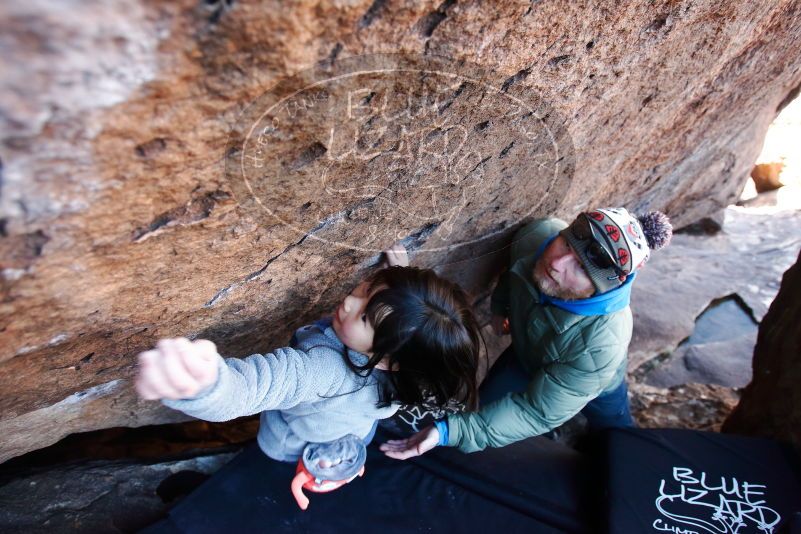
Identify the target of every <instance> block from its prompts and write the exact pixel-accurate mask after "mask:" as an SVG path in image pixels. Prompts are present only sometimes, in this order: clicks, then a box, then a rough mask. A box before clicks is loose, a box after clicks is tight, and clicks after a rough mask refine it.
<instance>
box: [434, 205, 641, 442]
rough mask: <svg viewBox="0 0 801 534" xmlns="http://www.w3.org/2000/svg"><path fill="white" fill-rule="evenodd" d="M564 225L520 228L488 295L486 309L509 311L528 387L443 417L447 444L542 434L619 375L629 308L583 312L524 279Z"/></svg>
mask: <svg viewBox="0 0 801 534" xmlns="http://www.w3.org/2000/svg"><path fill="white" fill-rule="evenodd" d="M565 227H567V224H566V223H565V222H564V221H561V220H559V219H553V218H552V219H539V220H536V221H533V222H531V223H529V224H528V225H526V226H524V227H523V228H521V229H520V230H519V231H518V232H517V234H516V236H515V239H514V242H513V244H512V247H511V265H510V268H509V270H508V271H506V272H505V273H504V274H503V275H502V276H501V278H500V280H499V282H498V286H497V287H496V288H495V291H494V292H493V294H492V311H493V313H495V314H499V315H503V316H506V317H509V322H510V323H511V334H512V345H513V346H514V352H515V355H516V356H517V358H518V360H519V361H520V363H521V364H522V366H523V368H524V369H525V370H526V371H528V372H529V373H530V374H531V382H530V383H529V385H528V389H527V390H526V391H521V392H513V393H510V394H509V395H507V396H506V397H504V398H502V399H500V400H498V401H497V402H493V403H492V404H489V405H487V406H484V407H482V408H481V409H480V410H479V411H478V412H474V413H464V414H458V415H451V416H449V417H448V445H450V446H453V447H458V448H459V449H460V450H462V451H464V452H473V451H479V450H482V449H484V448H486V447H503V446H504V445H508V444H509V443H513V442H515V441H519V440H521V439H525V438H528V437H531V436H537V435H539V434H544V433H545V432H548V431H549V430H551V429H553V428H556V427H557V426H559V425H561V424H562V423H564V422H565V421H567V420H568V419H570V418H571V417H573V416H574V415H576V414H577V413H578V412H580V411H581V410H582V408H584V406H585V405H586V404H587V403H588V402H590V401H591V400H592V399H594V398H595V397H597V396H598V395H600V394H601V393H605V392H609V391H612V390H613V389H615V388H616V387H618V386H619V385H620V383H621V381H622V380H624V379H625V374H626V360H627V358H626V356H627V351H628V346H629V341H630V340H631V331H632V317H631V308H629V307H628V306H627V307H626V308H624V309H623V310H620V311H617V312H614V313H610V314H607V315H593V316H584V315H576V314H573V313H570V312H568V311H565V310H562V309H560V308H557V307H554V306H552V305H549V304H542V303H540V293H539V290H538V289H537V287H536V286H535V285H534V282H533V279H532V277H531V273H532V272H533V269H534V257H533V256H534V254H535V253H536V252H537V250H538V249H539V247H540V245H541V244H542V243H544V242H545V241H546V240H547V239H548V238H550V237H552V236H553V235H555V234H557V233H558V232H559V230H562V229H563V228H565Z"/></svg>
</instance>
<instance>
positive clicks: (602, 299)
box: [534, 234, 637, 315]
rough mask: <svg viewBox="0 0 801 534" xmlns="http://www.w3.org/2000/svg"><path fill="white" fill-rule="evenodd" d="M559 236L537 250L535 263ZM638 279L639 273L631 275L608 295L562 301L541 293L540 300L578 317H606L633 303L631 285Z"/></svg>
mask: <svg viewBox="0 0 801 534" xmlns="http://www.w3.org/2000/svg"><path fill="white" fill-rule="evenodd" d="M558 235H559V234H556V235H554V236H552V237H550V238H549V239H547V240H546V241H545V242H544V243H543V244H542V245H541V246H540V248H539V249H538V250H537V252H536V254H535V256H534V261H535V262H536V261H537V260H538V259H539V257H540V256H541V255H542V253H543V251H545V248H546V247H547V246H548V245H550V244H551V241H553V240H554V239H556V237H557V236H558ZM636 277H637V273H632V274H630V275H629V276H628V277H627V278H626V281H625V282H623V285H621V286H620V287H616V288H615V289H612V290H609V291H607V292H606V293H601V294H600V295H595V296H592V297H589V298H586V299H579V300H562V299H558V298H555V297H549V296H548V295H546V294H545V293H543V292H542V291H540V299H541V300H542V302H543V303H546V304H550V305H552V306H556V307H557V308H560V309H563V310H565V311H568V312H570V313H575V314H576V315H606V314H607V313H612V312H616V311H620V310H622V309H623V308H625V307H626V306H628V305H629V302H630V301H631V284H632V282H634V279H635V278H636Z"/></svg>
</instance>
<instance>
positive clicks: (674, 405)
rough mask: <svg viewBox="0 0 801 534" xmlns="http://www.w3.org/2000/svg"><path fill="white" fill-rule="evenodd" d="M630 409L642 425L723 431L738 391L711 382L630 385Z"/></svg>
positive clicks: (647, 426) (734, 404)
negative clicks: (659, 386) (672, 384)
mask: <svg viewBox="0 0 801 534" xmlns="http://www.w3.org/2000/svg"><path fill="white" fill-rule="evenodd" d="M631 393H632V395H631V396H632V402H631V412H632V415H633V416H634V419H635V421H637V425H638V426H641V427H643V428H690V429H694V430H708V431H711V432H718V431H720V427H721V424H722V423H723V421H724V420H725V419H726V417H727V416H728V415H729V414H730V413H731V411H732V410H733V409H734V407H735V406H736V405H737V401H738V400H739V398H740V396H739V394H738V393H737V391H735V390H732V389H730V388H726V387H722V386H714V385H709V384H682V385H680V386H673V387H671V388H656V387H653V386H647V385H645V384H632V385H631Z"/></svg>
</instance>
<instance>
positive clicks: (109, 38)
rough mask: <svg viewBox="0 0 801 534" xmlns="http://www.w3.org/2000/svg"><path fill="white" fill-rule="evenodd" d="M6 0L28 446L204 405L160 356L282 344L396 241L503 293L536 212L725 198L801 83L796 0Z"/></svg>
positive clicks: (687, 204) (1, 231) (5, 282)
mask: <svg viewBox="0 0 801 534" xmlns="http://www.w3.org/2000/svg"><path fill="white" fill-rule="evenodd" d="M0 15H2V16H0V36H2V37H0V46H1V47H2V50H3V53H2V54H0V69H1V70H2V72H3V73H4V74H3V77H2V81H0V84H2V85H1V87H2V90H0V125H2V128H1V129H0V131H2V134H0V135H2V142H1V143H0V160H2V167H1V168H0V169H1V170H0V172H2V182H1V183H2V190H1V191H0V210H2V215H1V216H0V262H1V263H0V273H1V274H2V276H1V279H0V347H2V352H0V369H1V370H2V371H1V372H0V434H2V435H3V443H2V445H0V460H3V459H6V458H9V457H12V456H14V455H18V454H21V453H22V452H24V451H26V450H32V449H36V448H40V447H44V446H46V445H48V444H51V443H53V442H55V441H57V440H58V439H60V438H61V437H63V436H65V435H67V434H70V433H73V432H81V431H86V430H90V429H95V428H101V427H108V426H135V425H143V424H153V423H162V422H168V421H170V420H174V419H176V418H180V417H181V416H180V415H179V414H175V413H174V412H170V411H168V410H166V409H163V408H161V407H160V406H159V405H158V404H156V403H143V402H140V401H137V400H136V398H135V396H134V395H133V393H132V389H131V387H130V386H131V383H130V380H131V377H132V375H133V373H134V368H135V356H136V354H137V353H138V352H139V351H142V350H144V349H147V348H149V347H151V346H152V345H153V343H154V342H155V341H156V340H157V339H158V338H161V337H167V336H188V337H191V338H195V337H204V338H210V339H212V340H213V341H215V342H216V343H218V346H219V347H220V350H221V352H222V353H223V354H224V355H226V356H243V355H247V354H250V353H252V352H255V351H267V350H269V349H270V348H272V347H275V346H277V345H281V344H283V343H285V342H286V341H287V339H288V338H289V336H290V335H291V333H292V331H293V330H294V329H295V328H297V327H299V326H301V325H303V324H304V323H306V322H308V321H310V320H313V319H315V318H317V317H319V316H320V315H322V314H325V313H329V312H330V311H331V310H332V309H333V307H334V306H335V304H336V303H337V302H338V301H339V300H340V299H341V298H342V297H343V295H345V294H346V293H347V291H348V290H349V289H350V287H351V286H352V285H354V284H355V283H356V282H358V280H359V279H361V278H362V277H363V276H365V275H366V274H367V273H369V272H372V269H374V267H375V265H376V264H377V262H378V254H379V252H380V250H381V249H382V248H383V247H387V246H389V245H390V244H391V243H392V242H393V241H395V240H398V239H401V240H403V241H404V243H406V244H407V245H408V247H409V248H410V249H413V250H415V251H416V255H415V257H414V263H415V264H417V265H421V266H428V267H436V268H437V269H438V270H439V272H441V273H443V274H445V275H447V276H451V277H453V278H454V279H456V280H458V281H459V282H460V283H462V284H464V285H465V287H467V288H468V289H470V290H471V291H472V292H473V293H474V294H475V295H476V297H477V298H478V297H481V296H482V295H483V294H485V293H486V291H487V286H488V281H489V279H490V277H491V275H492V274H493V272H494V270H495V268H496V267H497V265H498V264H499V263H501V262H502V261H503V256H504V254H503V252H504V247H505V246H506V245H507V244H508V241H509V236H510V235H511V234H512V232H513V231H514V230H515V228H517V227H518V225H519V224H520V223H521V222H522V221H524V220H525V219H527V218H532V217H537V216H545V215H558V216H562V217H566V218H568V217H571V216H573V215H575V214H576V213H577V212H578V211H579V210H581V209H583V208H586V207H588V206H591V205H620V204H622V205H626V206H627V207H629V208H630V209H632V210H635V211H639V210H645V209H662V210H664V211H666V212H667V213H668V214H669V215H670V216H671V217H672V218H673V220H674V221H675V222H676V223H677V225H679V226H680V225H683V224H689V223H691V222H693V221H695V220H697V219H700V218H701V217H703V216H705V215H708V214H710V213H713V212H716V211H718V210H719V209H720V208H722V207H724V206H726V205H728V204H729V203H731V201H732V200H734V199H735V198H737V196H738V194H739V192H740V190H741V188H742V186H743V183H744V180H745V178H746V176H747V175H748V173H749V172H750V170H751V168H752V167H753V163H754V160H755V159H756V156H757V154H758V152H759V146H760V142H761V139H762V136H763V135H764V133H765V131H766V129H767V127H768V125H769V124H770V122H771V121H772V120H773V118H774V116H775V113H776V110H777V108H778V107H779V106H780V105H781V104H782V102H783V101H785V100H786V98H787V95H789V94H791V92H792V91H793V89H794V88H796V87H798V86H799V84H800V83H801V57H799V55H798V54H797V53H796V52H797V50H798V49H799V45H801V29H800V28H801V24H799V22H800V21H801V6H799V4H798V3H797V2H793V1H789V0H788V1H781V2H772V3H753V2H746V1H737V2H728V3H721V2H715V1H712V0H700V1H689V0H686V1H681V2H669V1H666V0H662V1H657V2H655V3H650V4H643V3H641V2H636V1H633V0H626V1H624V2H622V3H621V2H612V1H606V2H601V3H596V4H593V5H592V6H586V5H579V4H576V5H573V6H571V5H566V4H564V3H562V2H555V1H554V2H550V1H549V2H533V3H522V4H521V3H519V2H511V1H506V0H503V1H499V2H492V3H489V2H478V1H465V2H456V1H454V0H444V1H442V2H439V1H437V2H432V1H424V2H418V3H400V2H397V3H395V2H386V1H384V0H374V1H369V0H362V1H359V0H356V1H353V2H333V3H319V2H305V1H302V2H293V3H291V4H286V3H284V2H278V1H273V0H270V1H267V2H262V1H257V0H238V1H237V2H229V1H220V2H198V1H197V0H179V1H169V2H168V1H164V0H156V1H153V2H147V3H144V4H140V3H136V4H130V5H128V4H126V6H125V8H124V9H123V8H121V7H120V6H119V5H118V4H113V3H107V2H103V1H102V0H87V1H85V2H79V3H64V2H55V1H54V2H5V3H3V4H2V6H0ZM398 54H400V56H399V55H398ZM765 80H770V82H771V83H765ZM282 106H283V107H282Z"/></svg>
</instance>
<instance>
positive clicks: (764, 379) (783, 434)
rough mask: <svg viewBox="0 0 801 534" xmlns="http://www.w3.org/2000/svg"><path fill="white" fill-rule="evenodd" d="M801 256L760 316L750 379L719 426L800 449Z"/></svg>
mask: <svg viewBox="0 0 801 534" xmlns="http://www.w3.org/2000/svg"><path fill="white" fill-rule="evenodd" d="M798 295H801V255H799V258H798V261H796V263H795V265H793V266H792V267H790V269H788V270H787V272H786V273H785V274H784V277H783V278H782V284H781V288H780V289H779V294H778V295H776V300H774V301H773V304H771V306H770V309H769V310H768V313H767V314H766V315H765V318H764V319H763V320H762V324H761V325H760V327H759V334H758V336H757V345H756V349H755V351H754V363H753V375H754V377H753V380H752V381H751V383H750V384H748V386H747V387H746V388H745V390H744V391H743V394H742V399H741V401H740V403H739V404H738V405H737V407H736V409H735V410H734V412H733V413H732V414H731V415H730V416H729V418H728V419H727V420H726V422H725V424H724V426H723V431H724V432H732V433H737V434H748V435H756V436H768V437H772V438H775V439H778V440H782V441H785V442H788V443H791V444H792V445H794V446H795V448H796V450H797V451H799V454H801V391H799V388H798V384H799V380H801V362H799V359H798V355H799V354H801V300H799V299H798Z"/></svg>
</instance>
